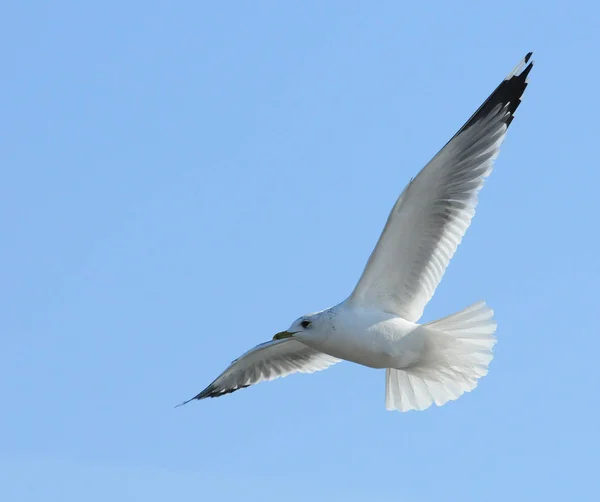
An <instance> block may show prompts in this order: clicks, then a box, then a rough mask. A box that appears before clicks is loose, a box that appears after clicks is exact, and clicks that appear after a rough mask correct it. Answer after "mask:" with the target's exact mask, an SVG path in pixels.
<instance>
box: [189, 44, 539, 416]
mask: <svg viewBox="0 0 600 502" xmlns="http://www.w3.org/2000/svg"><path fill="white" fill-rule="evenodd" d="M531 55H532V53H531V52H530V53H529V54H527V55H526V56H525V58H524V59H523V60H522V61H521V62H520V63H519V64H518V65H517V67H516V68H515V69H514V70H513V71H512V72H511V73H510V74H509V75H508V76H507V77H506V78H505V79H504V80H503V81H502V82H501V83H500V85H499V86H498V87H497V88H496V90H495V91H494V92H493V93H492V94H491V95H490V97H489V98H488V99H487V100H486V101H485V102H484V103H483V105H481V107H480V108H479V109H478V110H477V111H476V112H475V113H474V114H473V116H472V117H471V118H470V119H469V120H468V121H467V123H466V124H465V125H464V126H463V127H462V128H461V129H460V130H459V131H458V132H457V133H456V134H455V135H454V136H453V137H452V139H451V140H450V141H449V142H448V143H447V144H446V145H445V146H444V147H443V148H442V149H441V150H440V152H439V153H438V154H437V155H436V156H435V157H434V158H433V159H432V160H431V161H430V162H429V163H428V164H427V165H426V166H425V167H424V168H423V169H422V170H421V172H420V173H419V174H418V175H417V177H416V178H414V179H412V180H411V181H410V182H409V183H408V185H407V186H406V188H405V189H404V191H403V192H402V193H401V194H400V197H399V198H398V200H397V202H396V204H395V205H394V207H393V209H392V211H391V213H390V215H389V217H388V220H387V223H386V225H385V228H384V230H383V233H382V234H381V237H380V238H379V241H378V242H377V245H376V246H375V249H374V251H373V252H372V254H371V256H370V258H369V261H368V262H367V265H366V267H365V269H364V271H363V274H362V276H361V278H360V280H359V282H358V284H357V285H356V288H355V289H354V291H353V292H352V294H351V295H350V296H349V297H348V298H347V299H346V300H344V301H343V302H342V303H340V304H338V305H336V306H334V307H331V308H329V309H326V310H323V311H321V312H317V313H315V314H309V315H305V316H302V317H300V318H299V319H297V320H296V321H294V322H293V323H292V325H291V326H290V327H289V328H288V329H287V331H283V332H281V333H278V334H276V335H275V336H274V337H273V340H272V341H269V342H266V343H262V344H260V345H258V346H256V347H254V348H253V349H252V350H250V351H248V352H246V353H245V354H244V355H242V356H241V357H239V358H238V359H236V360H235V361H233V362H232V363H231V365H230V366H229V367H228V368H227V369H226V370H225V371H224V372H223V373H221V375H219V376H218V377H217V378H216V379H215V380H214V381H213V382H212V383H211V384H210V385H209V386H208V387H207V388H206V389H204V390H203V391H202V392H200V393H199V394H198V395H196V396H195V397H193V398H192V399H190V400H188V401H185V402H184V403H182V404H186V403H188V402H189V401H192V400H194V399H198V400H199V399H204V398H207V397H219V396H222V395H224V394H228V393H231V392H235V391H237V390H239V389H242V388H244V387H248V386H250V385H253V384H256V383H259V382H262V381H265V380H273V379H275V378H279V377H283V376H287V375H289V374H291V373H296V372H300V373H312V372H314V371H319V370H323V369H325V368H328V367H329V366H331V365H332V364H335V363H337V362H339V361H340V360H342V359H343V360H347V361H352V362H355V363H357V364H362V365H363V366H368V367H371V368H381V369H384V368H385V373H386V390H385V403H386V408H387V409H388V410H398V411H407V410H424V409H426V408H428V407H429V406H431V404H432V403H435V404H437V405H438V406H442V405H443V404H445V403H447V402H448V401H451V400H454V399H457V398H458V397H460V396H461V395H462V394H463V393H464V392H469V391H471V390H473V389H474V388H475V387H476V386H477V381H478V379H479V378H481V377H482V376H484V375H485V374H486V373H487V371H488V365H489V364H490V361H491V360H492V357H493V355H492V348H493V346H494V344H495V343H496V338H495V336H494V333H495V331H496V322H495V321H494V319H493V315H494V312H493V311H492V310H491V309H490V308H489V307H488V306H486V304H485V302H479V303H475V304H473V305H471V306H470V307H467V308H466V309H464V310H461V311H460V312H457V313H455V314H452V315H450V316H448V317H445V318H443V319H440V320H437V321H433V322H430V323H427V324H418V323H417V321H418V320H419V319H420V317H421V315H422V314H423V309H424V308H425V305H427V303H428V302H429V300H430V299H431V297H432V296H433V293H434V291H435V289H436V287H437V285H438V284H439V282H440V281H441V279H442V276H443V275H444V272H445V270H446V267H447V265H448V263H449V261H450V259H451V258H452V256H453V255H454V252H455V251H456V248H457V246H458V245H459V243H460V241H461V239H462V237H463V235H464V234H465V232H466V230H467V228H468V227H469V224H470V223H471V219H472V218H473V215H474V214H475V207H476V205H477V194H478V192H479V190H480V189H481V187H482V186H483V183H484V181H485V179H486V178H487V177H488V176H489V174H490V173H491V171H492V167H493V164H494V160H495V159H496V157H497V156H498V152H499V149H500V145H501V144H502V142H503V140H504V137H505V135H506V131H507V129H508V126H509V125H510V123H511V122H512V119H513V115H514V113H515V110H516V109H517V107H518V106H519V103H520V102H521V100H520V98H521V96H522V94H523V92H524V91H525V88H526V87H527V75H528V74H529V72H530V71H531V69H532V67H533V61H532V62H529V60H530V59H531ZM528 63H529V64H528Z"/></svg>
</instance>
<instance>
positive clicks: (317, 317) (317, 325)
mask: <svg viewBox="0 0 600 502" xmlns="http://www.w3.org/2000/svg"><path fill="white" fill-rule="evenodd" d="M322 314H323V312H317V313H316V314H308V315H304V316H302V317H300V318H298V319H296V320H295V321H294V322H293V323H292V325H291V326H290V327H289V328H288V329H287V330H286V331H281V332H280V333H277V334H276V335H275V336H274V337H273V340H282V339H284V338H290V337H292V336H298V337H302V336H310V335H311V334H313V333H315V332H316V331H319V330H320V329H322V328H323V327H324V318H323V315H322Z"/></svg>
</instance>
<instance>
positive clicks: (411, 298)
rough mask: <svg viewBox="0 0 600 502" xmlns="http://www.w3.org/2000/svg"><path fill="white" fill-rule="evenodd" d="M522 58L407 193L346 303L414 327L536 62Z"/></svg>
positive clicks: (464, 226)
mask: <svg viewBox="0 0 600 502" xmlns="http://www.w3.org/2000/svg"><path fill="white" fill-rule="evenodd" d="M530 58H531V53H529V54H527V56H525V58H524V59H523V61H521V62H520V63H519V65H518V66H517V67H516V68H515V69H514V70H513V71H512V72H511V73H510V74H509V75H508V76H507V77H506V78H505V79H504V80H503V81H502V83H501V84H500V85H499V86H498V88H497V89H496V90H495V91H494V92H493V93H492V94H491V95H490V97H489V98H488V99H487V100H486V101H485V102H484V103H483V105H481V107H480V108H479V109H478V110H477V111H476V112H475V113H474V114H473V116H472V117H471V118H470V119H469V120H468V121H467V123H466V124H465V125H464V126H463V127H462V128H461V129H460V130H459V131H458V132H457V133H456V135H455V136H454V137H453V138H452V139H451V140H450V141H449V142H448V143H447V144H446V145H445V146H444V147H443V148H442V149H441V150H440V152H439V153H438V154H437V155H436V156H435V157H434V158H433V159H432V160H431V161H430V162H429V164H427V165H426V166H425V167H424V168H423V169H422V170H421V172H420V173H419V174H418V175H417V177H416V178H415V179H413V180H411V182H410V183H409V184H408V186H407V187H406V188H405V189H404V191H403V192H402V194H401V195H400V197H399V198H398V200H397V201H396V204H395V205H394V208H393V209H392V212H391V213H390V215H389V217H388V220H387V223H386V225H385V228H384V230H383V233H382V234H381V237H380V238H379V241H378V242H377V245H376V246H375V249H374V250H373V253H372V254H371V256H370V258H369V261H368V262H367V265H366V267H365V270H364V272H363V275H362V277H361V278H360V280H359V282H358V284H357V285H356V288H355V289H354V291H353V292H352V295H351V296H350V298H349V299H348V301H350V302H356V303H360V304H362V305H369V306H373V307H376V308H379V309H383V310H384V311H386V312H390V313H393V314H396V315H399V316H401V317H403V318H405V319H407V320H410V321H415V322H416V321H417V320H419V318H420V317H421V315H422V314H423V309H424V308H425V305H426V304H427V302H429V300H430V299H431V297H432V296H433V293H434V291H435V289H436V287H437V285H438V284H439V282H440V280H441V279H442V276H443V275H444V272H445V270H446V267H447V265H448V262H449V261H450V259H451V258H452V256H453V255H454V252H455V251H456V248H457V247H458V245H459V244H460V241H461V239H462V237H463V235H464V233H465V231H466V230H467V228H468V227H469V224H470V223H471V218H473V215H474V214H475V207H476V205H477V193H478V192H479V190H480V189H481V187H482V186H483V182H484V181H485V178H487V176H488V175H489V174H490V172H491V171H492V167H493V163H494V160H495V159H496V157H497V156H498V151H499V149H500V145H501V144H502V141H503V140H504V136H505V135H506V131H507V129H508V126H509V124H510V123H511V121H512V119H513V114H514V112H515V110H516V109H517V107H518V106H519V103H520V102H521V101H520V98H521V95H522V94H523V92H524V91H525V88H526V87H527V80H526V79H527V75H528V74H529V72H530V71H531V68H532V67H533V62H531V63H529V64H528V65H527V66H525V65H526V64H527V63H528V62H529V60H530Z"/></svg>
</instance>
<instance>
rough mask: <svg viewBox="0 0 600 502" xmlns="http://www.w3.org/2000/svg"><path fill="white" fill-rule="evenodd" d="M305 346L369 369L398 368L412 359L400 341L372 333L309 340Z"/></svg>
mask: <svg viewBox="0 0 600 502" xmlns="http://www.w3.org/2000/svg"><path fill="white" fill-rule="evenodd" d="M304 343H307V342H304ZM307 345H310V346H311V347H312V348H313V349H316V350H319V351H321V352H325V353H326V354H329V355H330V356H333V357H337V358H339V359H344V360H346V361H351V362H353V363H357V364H362V365H363V366H368V367H369V368H400V367H402V366H406V365H407V363H408V361H407V358H411V359H412V357H411V354H410V352H411V351H410V350H409V351H407V349H408V347H405V344H404V343H402V340H401V339H389V338H386V337H383V336H376V335H375V336H373V333H370V334H365V335H363V336H352V335H348V334H339V335H334V336H331V337H329V338H327V340H318V341H317V340H311V341H310V342H309V343H307Z"/></svg>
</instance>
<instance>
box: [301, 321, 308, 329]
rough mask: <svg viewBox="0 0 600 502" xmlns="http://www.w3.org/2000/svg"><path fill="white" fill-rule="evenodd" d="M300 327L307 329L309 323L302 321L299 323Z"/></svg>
mask: <svg viewBox="0 0 600 502" xmlns="http://www.w3.org/2000/svg"><path fill="white" fill-rule="evenodd" d="M300 326H302V327H303V328H308V327H309V326H310V321H302V322H301V323H300Z"/></svg>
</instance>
